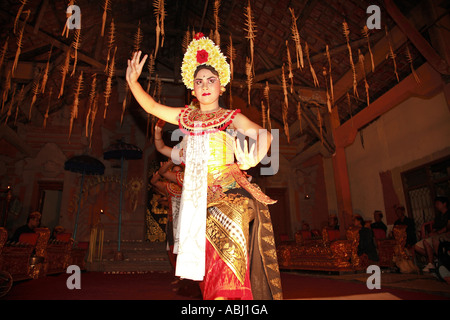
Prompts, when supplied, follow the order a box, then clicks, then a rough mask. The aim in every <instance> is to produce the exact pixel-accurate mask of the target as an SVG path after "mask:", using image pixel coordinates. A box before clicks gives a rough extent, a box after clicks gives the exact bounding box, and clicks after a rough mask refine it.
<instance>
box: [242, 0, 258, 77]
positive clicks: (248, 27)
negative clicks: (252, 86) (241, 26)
mask: <svg viewBox="0 0 450 320" xmlns="http://www.w3.org/2000/svg"><path fill="white" fill-rule="evenodd" d="M244 15H245V18H246V20H245V31H247V35H246V36H245V37H246V38H247V39H248V40H249V42H250V64H251V70H252V74H253V75H254V74H255V68H254V59H253V55H254V47H255V45H254V41H255V38H256V25H255V22H254V19H253V15H252V8H251V6H250V0H249V1H248V6H247V7H246V8H245V12H244Z"/></svg>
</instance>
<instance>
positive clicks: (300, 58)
mask: <svg viewBox="0 0 450 320" xmlns="http://www.w3.org/2000/svg"><path fill="white" fill-rule="evenodd" d="M289 11H290V12H291V20H292V24H291V32H292V40H294V42H295V52H296V56H297V68H302V69H303V68H304V62H303V50H302V44H301V40H300V33H299V32H298V28H297V18H296V17H295V12H294V9H292V8H289Z"/></svg>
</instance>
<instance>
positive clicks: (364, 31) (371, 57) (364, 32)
mask: <svg viewBox="0 0 450 320" xmlns="http://www.w3.org/2000/svg"><path fill="white" fill-rule="evenodd" d="M362 34H363V35H364V37H365V38H366V39H367V48H368V49H369V54H370V63H371V66H372V72H375V62H374V61H373V53H372V48H371V46H370V39H369V28H367V26H364V28H363V31H362Z"/></svg>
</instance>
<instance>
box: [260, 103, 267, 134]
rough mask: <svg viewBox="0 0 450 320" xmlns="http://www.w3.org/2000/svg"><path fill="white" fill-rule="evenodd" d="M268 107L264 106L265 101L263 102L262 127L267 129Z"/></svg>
mask: <svg viewBox="0 0 450 320" xmlns="http://www.w3.org/2000/svg"><path fill="white" fill-rule="evenodd" d="M266 112H267V111H266V106H265V105H264V101H263V100H261V120H262V127H263V128H264V129H266V123H267V113H266Z"/></svg>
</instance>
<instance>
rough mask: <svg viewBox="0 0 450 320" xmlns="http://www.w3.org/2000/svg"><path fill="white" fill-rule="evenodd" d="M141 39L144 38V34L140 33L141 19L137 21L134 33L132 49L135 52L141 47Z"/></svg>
mask: <svg viewBox="0 0 450 320" xmlns="http://www.w3.org/2000/svg"><path fill="white" fill-rule="evenodd" d="M143 39H144V35H143V34H142V29H141V21H139V24H138V28H137V30H136V33H135V34H134V45H133V49H134V51H135V52H136V51H139V50H140V49H141V44H142V40H143Z"/></svg>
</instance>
